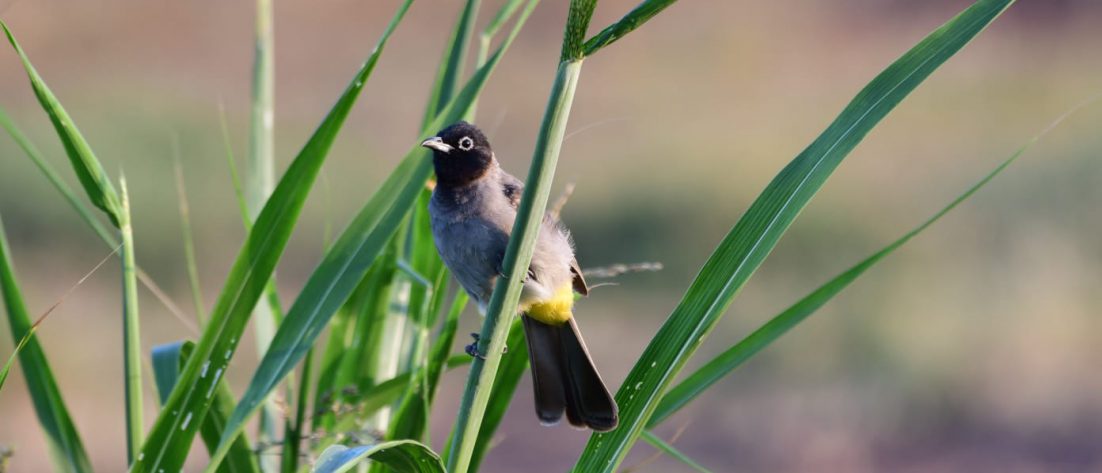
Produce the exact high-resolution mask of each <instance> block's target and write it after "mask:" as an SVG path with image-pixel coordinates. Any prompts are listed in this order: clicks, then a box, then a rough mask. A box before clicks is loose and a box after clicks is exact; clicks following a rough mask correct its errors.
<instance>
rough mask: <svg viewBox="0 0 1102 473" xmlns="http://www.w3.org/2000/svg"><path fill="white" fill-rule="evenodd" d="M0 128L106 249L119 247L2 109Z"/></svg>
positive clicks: (0, 111)
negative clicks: (8, 135) (5, 131)
mask: <svg viewBox="0 0 1102 473" xmlns="http://www.w3.org/2000/svg"><path fill="white" fill-rule="evenodd" d="M0 126H2V127H4V129H5V130H7V132H8V134H10V135H11V137H12V139H14V140H15V142H16V144H18V145H19V147H20V148H21V149H22V150H23V152H24V153H25V154H26V155H27V157H29V158H31V162H33V163H34V165H35V166H36V167H37V168H38V170H39V171H41V172H42V174H44V175H45V176H46V179H49V181H50V183H51V184H53V186H54V188H55V189H57V191H58V192H60V193H61V195H62V197H64V198H65V201H66V202H68V203H69V205H70V206H71V207H72V208H73V210H76V211H77V213H78V214H80V218H81V220H83V221H84V223H86V224H88V226H89V227H92V231H94V232H96V235H98V236H99V237H100V239H101V240H103V242H104V243H106V244H107V246H108V247H110V248H115V247H117V246H119V242H118V240H117V239H116V238H115V236H114V235H112V234H111V232H110V231H108V230H107V227H105V226H103V224H102V223H100V221H99V219H98V218H97V217H96V216H95V215H93V213H92V210H91V209H90V208H89V207H88V206H87V205H85V204H84V202H81V200H80V198H78V197H77V195H76V193H75V192H73V190H72V189H71V188H70V187H69V185H68V184H66V183H65V181H64V180H62V178H61V176H59V175H58V174H57V172H56V171H54V169H53V167H52V166H50V163H48V162H46V159H45V158H43V157H42V153H41V152H39V151H38V147H36V146H35V145H34V143H32V142H31V140H30V139H28V138H27V136H26V135H24V134H23V132H22V131H21V130H19V127H17V126H15V123H14V122H12V121H11V118H10V117H8V114H7V113H5V112H4V110H3V109H0Z"/></svg>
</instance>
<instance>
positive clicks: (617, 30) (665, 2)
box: [585, 0, 677, 56]
mask: <svg viewBox="0 0 1102 473" xmlns="http://www.w3.org/2000/svg"><path fill="white" fill-rule="evenodd" d="M676 1H677V0H644V1H643V2H642V3H640V4H639V5H636V6H635V8H633V9H632V10H631V11H630V12H628V14H627V15H624V17H623V18H620V20H619V21H617V22H616V23H613V24H611V25H609V26H608V27H607V28H605V29H603V30H601V32H600V33H597V35H596V36H594V37H592V38H589V40H587V41H586V42H585V55H586V56H589V55H591V54H593V53H595V52H597V51H599V50H601V48H604V47H605V46H608V45H610V44H612V43H615V42H616V41H617V40H619V39H620V38H623V37H624V36H625V35H627V34H628V33H631V32H632V31H635V29H636V28H638V27H640V26H643V23H646V22H647V21H648V20H650V19H651V18H654V16H655V15H657V14H659V13H661V12H662V10H665V9H666V7H668V6H670V5H673V3H674V2H676Z"/></svg>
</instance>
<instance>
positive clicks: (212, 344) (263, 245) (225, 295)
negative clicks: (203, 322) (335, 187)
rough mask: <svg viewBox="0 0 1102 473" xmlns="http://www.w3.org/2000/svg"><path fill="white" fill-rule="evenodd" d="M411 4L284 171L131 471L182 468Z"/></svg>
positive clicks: (390, 27) (404, 8) (402, 11)
mask: <svg viewBox="0 0 1102 473" xmlns="http://www.w3.org/2000/svg"><path fill="white" fill-rule="evenodd" d="M409 3H410V2H409V0H407V1H406V2H405V3H404V4H403V6H402V7H401V8H400V9H399V11H398V13H397V14H396V15H395V17H394V20H392V22H391V24H390V25H389V26H388V28H387V30H386V32H385V33H384V34H383V36H382V39H381V40H380V42H379V44H378V45H377V46H376V48H375V50H374V51H373V52H372V54H371V55H370V56H369V57H368V59H367V61H366V62H365V63H364V65H363V67H361V68H360V70H359V72H358V73H357V74H356V76H355V77H354V78H353V79H352V82H351V83H350V84H349V85H348V87H347V88H346V89H345V91H344V93H343V94H342V95H341V97H340V99H338V101H337V103H336V104H335V105H334V106H333V108H332V110H330V112H329V114H328V115H327V116H326V117H325V120H324V121H322V123H321V125H319V126H318V129H317V131H315V132H314V135H313V136H311V137H310V140H309V141H308V142H307V143H306V145H305V146H303V148H302V151H300V152H299V155H298V156H297V157H296V158H295V160H294V161H293V162H292V163H291V165H290V167H288V169H287V172H286V173H285V174H284V175H283V178H282V179H280V182H279V184H278V185H277V186H276V189H275V192H273V193H272V197H271V198H270V199H268V202H267V204H265V206H264V209H263V210H261V212H260V215H259V216H258V217H257V219H256V223H255V224H254V226H253V228H252V230H251V231H250V232H249V236H248V239H247V240H246V242H245V245H244V247H243V248H242V249H241V252H240V253H239V254H238V256H237V259H236V261H235V262H234V265H233V267H232V269H231V270H230V274H229V276H228V277H227V279H226V284H225V286H224V288H223V290H222V293H221V295H220V296H219V298H218V302H217V304H215V307H214V310H213V311H212V312H211V316H210V321H209V322H208V324H207V327H206V329H205V330H204V332H203V334H202V336H201V338H200V339H199V343H198V344H197V345H196V348H195V355H194V356H192V357H191V359H190V360H189V361H188V364H187V366H186V367H185V369H184V373H183V375H182V376H181V378H180V383H179V384H178V385H177V387H176V389H174V390H173V392H172V395H171V396H170V397H169V399H168V402H167V403H166V404H165V408H164V409H163V410H162V411H161V413H160V415H159V416H158V417H157V421H156V422H154V424H153V428H152V430H151V432H150V435H149V438H148V440H147V441H146V442H145V445H144V446H143V449H142V454H143V455H142V456H141V458H140V459H139V460H138V461H137V462H135V463H134V465H133V466H132V467H131V470H132V471H134V472H156V471H158V470H161V469H164V470H168V471H176V470H179V469H180V468H181V467H182V466H183V462H184V459H185V458H186V457H187V454H188V451H189V449H190V446H191V442H192V440H193V439H194V436H195V433H196V425H197V424H198V423H199V422H191V423H190V424H185V423H184V422H183V419H185V418H187V416H188V415H191V416H193V417H195V419H194V420H196V421H200V420H202V418H203V416H204V415H205V414H206V412H207V409H208V408H209V406H210V402H211V400H210V395H212V394H213V392H214V390H213V386H215V384H214V383H216V382H217V381H218V378H219V377H220V376H221V374H222V373H223V371H224V370H225V368H226V366H227V365H228V363H229V361H230V359H231V357H232V355H233V352H234V349H235V348H236V347H237V342H238V341H239V340H240V338H241V336H242V333H243V332H244V330H245V325H246V322H247V321H248V319H249V314H250V313H251V312H252V310H253V308H254V307H255V306H256V303H257V301H258V300H259V299H260V296H261V294H262V293H263V292H264V291H265V288H266V286H267V285H268V282H269V279H270V277H271V275H272V272H273V271H274V269H275V265H276V263H277V262H278V261H279V257H280V255H281V254H282V252H283V249H284V247H285V246H286V244H287V240H288V239H289V238H290V235H291V231H292V230H293V229H294V226H295V222H296V221H297V220H298V216H299V214H300V212H301V211H302V206H303V203H304V202H305V201H306V197H307V195H308V194H309V192H310V189H311V187H312V186H313V183H314V180H315V178H316V177H317V175H318V171H319V170H320V168H321V165H322V163H323V162H324V161H325V158H326V156H327V155H328V153H329V148H330V146H331V145H332V144H333V141H334V140H335V139H336V136H337V133H338V132H339V131H340V128H341V125H343V123H344V120H345V118H346V117H347V116H348V113H349V112H350V111H351V110H352V106H353V104H354V103H355V101H356V98H357V97H358V96H359V93H360V90H361V89H363V84H364V81H366V80H367V78H368V77H369V76H370V75H371V72H372V70H374V68H375V64H376V62H377V60H378V57H379V53H380V52H381V51H382V49H383V46H384V45H385V41H386V39H387V37H388V36H389V34H390V32H392V31H393V30H394V27H395V26H396V25H397V22H398V21H399V20H400V19H401V17H402V15H403V14H404V13H405V11H406V10H407V9H408V7H409ZM208 364H209V365H208ZM204 365H207V366H209V369H211V370H214V371H213V372H214V373H217V376H201V370H202V367H203V366H204ZM261 399H263V397H262V398H261ZM254 402H259V400H255V401H254ZM254 405H255V404H254ZM231 441H232V438H231V439H229V441H226V442H223V446H224V447H225V448H224V449H220V450H219V451H220V452H221V454H220V455H218V460H221V455H223V454H225V453H226V450H228V448H229V446H230V444H231ZM215 464H217V461H215ZM212 469H213V468H212Z"/></svg>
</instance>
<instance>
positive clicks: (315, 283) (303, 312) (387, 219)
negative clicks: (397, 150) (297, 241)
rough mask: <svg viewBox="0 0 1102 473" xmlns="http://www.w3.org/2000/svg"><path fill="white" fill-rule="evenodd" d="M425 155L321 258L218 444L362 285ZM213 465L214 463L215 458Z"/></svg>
mask: <svg viewBox="0 0 1102 473" xmlns="http://www.w3.org/2000/svg"><path fill="white" fill-rule="evenodd" d="M535 3H536V2H535V1H534V0H530V4H529V7H528V9H527V10H526V11H525V13H524V14H522V17H521V18H520V19H518V23H517V25H516V26H515V27H514V29H513V31H512V32H511V34H510V35H509V37H508V38H507V39H506V41H505V42H503V43H502V45H501V46H500V47H499V48H498V50H497V51H496V52H495V53H494V55H493V56H492V57H491V59H490V61H488V62H487V63H486V65H485V66H484V67H483V68H482V69H480V70H478V71H477V72H476V73H475V74H474V75H473V76H472V77H471V79H470V80H469V81H468V82H467V84H466V86H464V87H463V89H462V90H460V92H459V94H457V95H456V96H455V98H454V99H453V100H452V102H451V103H450V104H449V105H448V107H446V108H445V110H444V111H443V112H442V113H441V115H439V116H438V117H436V119H435V120H433V123H432V124H430V125H431V127H432V128H435V127H440V126H442V124H444V123H450V122H452V121H455V120H457V119H459V118H460V117H462V116H463V115H464V113H465V112H466V109H467V107H468V106H469V105H470V103H471V101H472V100H473V99H474V98H475V97H477V96H478V94H479V93H480V92H481V90H482V87H483V85H485V83H486V80H487V79H488V78H489V75H490V73H491V72H492V71H493V70H494V68H496V67H497V64H498V63H499V62H500V60H501V58H502V56H503V55H504V53H505V51H506V50H507V49H508V47H509V45H510V44H512V40H513V39H514V38H515V37H516V34H517V33H518V32H519V30H520V27H521V26H522V25H523V23H524V20H525V19H527V16H528V14H530V13H531V10H532V7H534V5H535ZM427 155H428V153H427V151H425V150H424V149H423V148H421V147H420V146H416V145H415V146H414V147H413V148H412V149H411V150H410V152H409V153H408V154H407V155H406V157H405V158H404V159H403V160H402V162H401V163H400V164H399V165H398V168H397V169H395V170H394V172H393V173H392V174H391V175H390V176H389V177H388V178H387V180H386V181H384V183H383V185H382V186H381V187H380V188H379V190H377V191H376V192H375V194H374V195H373V196H372V197H371V199H370V200H369V201H368V203H367V204H366V205H365V206H364V207H363V209H362V210H361V211H360V213H359V214H358V215H357V216H356V217H355V218H354V219H353V221H352V222H351V223H350V224H349V226H348V228H346V229H345V231H344V232H343V233H342V234H341V236H340V237H339V238H338V239H337V241H336V242H335V243H334V244H333V246H332V247H331V248H330V249H329V251H328V252H326V256H325V258H324V259H323V260H322V262H321V264H320V265H318V268H317V269H316V270H315V271H314V273H313V275H311V277H310V279H309V280H308V281H307V283H306V286H305V287H304V288H303V290H302V292H301V293H300V294H299V297H298V299H297V300H296V301H295V303H294V305H293V306H292V307H291V309H290V311H288V313H287V318H286V319H285V320H284V321H283V324H282V325H281V326H280V328H279V330H278V331H277V332H276V336H275V338H274V339H273V340H272V347H271V348H270V349H269V350H268V353H267V354H265V356H264V358H263V359H262V360H261V362H260V366H259V367H258V368H257V370H256V373H255V374H254V376H253V380H252V381H251V382H250V383H249V386H248V388H247V390H246V392H245V394H244V395H243V396H242V398H241V402H240V404H238V407H237V411H235V413H234V416H233V418H232V419H231V421H230V426H229V428H228V429H227V431H226V432H225V433H224V434H223V443H225V442H226V441H227V440H229V439H232V438H233V436H234V435H236V434H237V432H239V429H240V428H241V426H243V424H244V422H245V420H247V418H248V417H249V416H250V415H251V413H252V412H253V411H254V410H255V409H256V407H257V405H258V401H259V399H262V398H263V397H264V396H266V395H267V393H269V392H271V390H272V389H274V387H275V386H276V385H277V383H278V382H279V380H280V379H282V378H283V377H284V376H286V375H287V373H289V372H290V371H291V369H292V368H293V367H294V365H295V364H296V363H297V362H298V360H300V359H301V358H302V356H303V355H305V353H306V351H307V350H309V348H310V347H311V346H313V343H314V341H315V340H316V339H317V337H318V335H320V334H321V332H322V330H323V329H324V327H325V325H326V323H328V321H329V319H330V318H331V317H332V315H333V314H334V313H335V312H336V310H337V309H338V308H339V307H340V306H341V305H342V304H343V303H344V301H345V300H346V299H347V298H348V297H349V294H350V293H351V292H352V290H353V289H354V288H355V287H356V285H357V284H358V283H359V281H360V280H362V278H363V275H364V273H365V272H366V271H367V268H368V267H369V266H370V264H371V263H372V262H373V261H374V260H375V258H376V256H378V254H379V252H380V251H381V250H382V247H383V246H384V245H385V243H386V241H387V240H388V239H389V238H390V237H391V236H392V235H393V234H394V232H395V230H396V229H397V228H398V225H399V224H400V223H401V221H402V220H403V219H404V217H405V215H406V214H407V213H408V211H409V209H410V207H411V206H412V205H413V203H414V202H415V201H416V198H417V195H418V193H419V192H420V190H421V188H422V186H424V183H425V181H426V179H428V176H429V174H430V173H431V169H430V165H431V163H430V161H429V159H428V158H427ZM214 461H217V455H216V456H215V458H214Z"/></svg>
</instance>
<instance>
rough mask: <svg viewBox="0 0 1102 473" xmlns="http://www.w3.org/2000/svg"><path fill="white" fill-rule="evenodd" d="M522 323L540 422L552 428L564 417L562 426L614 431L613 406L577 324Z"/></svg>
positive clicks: (527, 319)
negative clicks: (567, 424) (551, 425)
mask: <svg viewBox="0 0 1102 473" xmlns="http://www.w3.org/2000/svg"><path fill="white" fill-rule="evenodd" d="M523 319H524V332H525V335H526V338H527V339H528V356H529V358H530V360H531V364H532V382H533V385H534V388H535V389H534V390H535V398H536V415H537V416H538V417H539V419H540V422H543V423H545V424H553V423H556V422H558V421H559V420H561V419H562V416H563V413H564V412H565V413H566V418H567V421H568V422H570V424H571V425H574V426H577V427H588V428H590V429H593V430H596V431H608V430H612V429H614V428H616V424H617V422H618V415H617V408H616V401H614V400H613V399H612V395H611V394H610V393H609V392H608V388H606V387H605V383H604V381H602V380H601V375H600V374H599V373H597V368H596V367H595V366H594V365H593V360H592V358H590V356H589V350H588V349H587V348H586V346H585V342H584V341H583V340H582V336H581V333H580V332H579V331H578V325H577V323H575V322H574V320H573V319H571V320H570V321H569V323H566V324H562V325H548V324H545V323H542V322H540V321H538V320H535V319H532V318H531V317H528V316H523Z"/></svg>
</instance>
